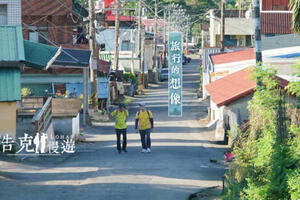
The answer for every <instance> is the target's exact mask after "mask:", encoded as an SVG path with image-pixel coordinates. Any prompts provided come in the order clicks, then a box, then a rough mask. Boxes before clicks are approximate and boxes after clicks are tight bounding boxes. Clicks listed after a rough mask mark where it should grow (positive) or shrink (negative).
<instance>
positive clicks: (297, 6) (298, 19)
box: [290, 0, 300, 33]
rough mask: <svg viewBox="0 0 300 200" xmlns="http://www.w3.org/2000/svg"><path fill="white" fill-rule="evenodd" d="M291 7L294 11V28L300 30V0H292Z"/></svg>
mask: <svg viewBox="0 0 300 200" xmlns="http://www.w3.org/2000/svg"><path fill="white" fill-rule="evenodd" d="M290 9H291V10H292V11H293V17H292V28H293V30H294V31H295V32H298V33H299V32H300V0H290Z"/></svg>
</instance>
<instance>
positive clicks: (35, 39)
mask: <svg viewBox="0 0 300 200" xmlns="http://www.w3.org/2000/svg"><path fill="white" fill-rule="evenodd" d="M29 40H30V41H32V42H38V40H39V35H38V32H29Z"/></svg>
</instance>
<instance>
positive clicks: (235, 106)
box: [223, 94, 253, 136]
mask: <svg viewBox="0 0 300 200" xmlns="http://www.w3.org/2000/svg"><path fill="white" fill-rule="evenodd" d="M252 96H253V95H252V94H251V95H247V96H245V97H243V98H241V99H238V100H236V101H234V102H232V103H231V104H229V105H227V106H226V107H225V109H224V113H223V114H224V120H225V121H226V118H227V117H229V118H228V123H229V126H230V131H231V133H232V134H234V136H236V135H237V131H236V127H238V126H239V125H241V124H243V123H244V122H245V121H247V120H248V119H249V112H248V109H247V108H248V102H249V101H250V100H251V99H252Z"/></svg>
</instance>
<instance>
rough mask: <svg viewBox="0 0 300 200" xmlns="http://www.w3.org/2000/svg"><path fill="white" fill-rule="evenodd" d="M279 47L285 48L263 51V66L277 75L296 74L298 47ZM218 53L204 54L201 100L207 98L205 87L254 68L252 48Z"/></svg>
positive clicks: (299, 48)
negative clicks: (270, 68) (240, 71)
mask: <svg viewBox="0 0 300 200" xmlns="http://www.w3.org/2000/svg"><path fill="white" fill-rule="evenodd" d="M272 41H273V40H272ZM268 43H270V42H268ZM295 45H297V40H295ZM281 47H285V48H276V49H274V48H270V49H268V48H266V49H267V50H263V51H262V56H263V64H264V65H271V66H273V67H274V68H275V69H276V70H277V73H278V75H284V76H292V75H293V73H294V72H296V70H295V68H293V65H294V64H296V63H297V61H298V60H299V56H300V46H292V44H290V45H284V44H282V45H281ZM212 50H214V49H212ZM218 51H219V49H215V52H217V53H210V54H209V53H206V54H205V55H206V59H205V61H206V62H205V63H203V64H204V65H203V71H202V77H203V78H202V85H203V90H202V93H203V98H207V97H208V96H209V94H208V92H207V90H206V88H205V85H207V84H209V83H211V82H213V81H215V80H218V79H220V78H222V77H224V76H227V75H229V74H231V73H234V72H236V71H239V70H241V69H244V68H247V67H250V66H255V52H254V49H253V48H248V49H227V50H226V51H225V52H219V53H218Z"/></svg>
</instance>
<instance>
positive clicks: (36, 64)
mask: <svg viewBox="0 0 300 200" xmlns="http://www.w3.org/2000/svg"><path fill="white" fill-rule="evenodd" d="M24 46H25V58H26V61H25V63H26V65H27V66H28V67H33V68H37V69H44V68H45V67H46V66H47V64H48V62H49V61H50V60H51V59H52V58H53V56H54V55H55V54H56V52H57V50H58V48H56V47H53V46H49V45H45V44H41V43H37V42H31V41H28V40H24Z"/></svg>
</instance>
